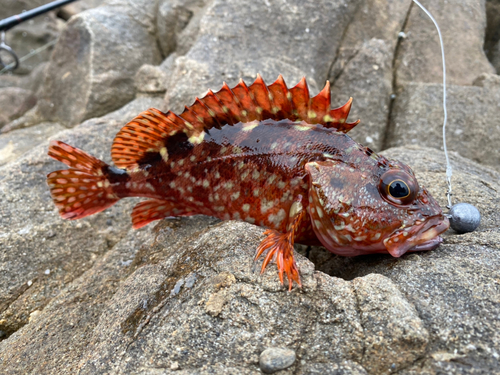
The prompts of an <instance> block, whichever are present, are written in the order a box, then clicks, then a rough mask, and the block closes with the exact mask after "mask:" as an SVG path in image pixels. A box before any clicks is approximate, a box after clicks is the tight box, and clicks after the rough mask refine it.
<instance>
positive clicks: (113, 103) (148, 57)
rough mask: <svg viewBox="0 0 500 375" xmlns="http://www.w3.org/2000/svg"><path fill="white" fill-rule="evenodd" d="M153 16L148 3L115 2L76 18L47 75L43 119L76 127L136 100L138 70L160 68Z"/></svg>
mask: <svg viewBox="0 0 500 375" xmlns="http://www.w3.org/2000/svg"><path fill="white" fill-rule="evenodd" d="M154 10H155V5H154V3H151V2H149V1H133V2H126V1H121V2H120V1H116V2H112V3H110V5H106V6H102V7H98V8H95V9H91V10H89V11H87V12H83V13H80V14H78V15H76V16H75V17H73V18H72V19H71V20H70V21H69V22H68V24H67V26H66V28H65V29H64V30H63V32H62V34H61V37H60V39H59V42H58V44H57V46H56V47H55V50H54V53H53V55H52V58H51V61H50V64H49V67H48V69H47V75H46V79H45V82H44V89H43V93H42V94H41V96H40V101H39V106H38V110H39V112H40V114H41V115H42V117H43V118H45V119H50V120H51V121H55V122H59V123H61V124H64V125H66V126H74V125H76V124H78V123H80V122H81V121H83V120H85V119H88V118H90V117H97V116H101V115H104V114H106V113H108V112H110V111H112V110H115V109H117V108H119V107H121V106H122V105H124V104H125V103H127V102H128V101H130V100H132V99H133V98H134V96H135V89H134V82H133V78H134V76H135V74H136V71H137V69H139V67H140V66H141V65H143V64H145V63H149V64H158V63H159V62H160V52H159V50H158V47H157V44H156V40H155V36H154V34H153V32H154V15H155V13H154ZM104 25H106V26H105V27H104ZM75 87H78V90H75Z"/></svg>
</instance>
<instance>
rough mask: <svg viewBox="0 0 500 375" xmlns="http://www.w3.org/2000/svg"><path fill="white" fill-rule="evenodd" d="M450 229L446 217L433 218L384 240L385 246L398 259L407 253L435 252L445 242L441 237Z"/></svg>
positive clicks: (398, 231)
mask: <svg viewBox="0 0 500 375" xmlns="http://www.w3.org/2000/svg"><path fill="white" fill-rule="evenodd" d="M449 227H450V222H449V220H448V218H447V217H446V216H443V215H437V216H432V217H430V218H428V219H427V220H425V221H424V222H422V223H418V224H415V225H413V226H411V227H408V228H405V229H403V230H397V231H395V232H394V233H393V234H391V236H390V237H388V238H386V239H385V240H384V246H385V248H386V249H387V251H388V252H389V253H390V254H391V255H392V256H393V257H396V258H399V257H400V256H401V255H403V254H404V253H406V252H407V251H424V250H434V249H435V248H436V247H438V246H439V244H440V243H441V242H443V239H442V238H441V237H440V236H439V235H440V234H441V233H443V232H445V231H446V230H448V228H449Z"/></svg>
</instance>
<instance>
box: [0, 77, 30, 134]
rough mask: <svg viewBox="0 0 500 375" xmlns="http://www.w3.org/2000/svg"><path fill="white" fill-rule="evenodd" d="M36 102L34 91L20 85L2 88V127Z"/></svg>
mask: <svg viewBox="0 0 500 375" xmlns="http://www.w3.org/2000/svg"><path fill="white" fill-rule="evenodd" d="M35 104H36V97H35V95H34V94H33V92H32V91H29V90H25V89H21V88H19V87H6V88H1V89H0V129H1V128H2V127H3V126H4V125H5V124H7V123H9V122H10V121H12V120H15V119H16V118H18V117H20V116H22V115H23V114H24V113H25V112H26V111H28V110H29V109H31V108H33V106H34V105H35Z"/></svg>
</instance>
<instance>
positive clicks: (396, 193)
mask: <svg viewBox="0 0 500 375" xmlns="http://www.w3.org/2000/svg"><path fill="white" fill-rule="evenodd" d="M387 190H388V191H387V192H388V193H389V195H390V196H391V197H394V198H397V199H404V198H406V197H407V196H408V195H410V193H411V190H410V188H409V187H408V185H407V184H406V182H404V181H403V180H394V181H392V182H391V183H390V184H389V186H387Z"/></svg>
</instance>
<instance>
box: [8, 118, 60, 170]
mask: <svg viewBox="0 0 500 375" xmlns="http://www.w3.org/2000/svg"><path fill="white" fill-rule="evenodd" d="M62 130H64V127H63V126H61V125H59V124H54V123H50V122H48V123H42V124H39V125H36V126H33V127H31V128H29V129H20V130H15V131H12V132H9V133H6V134H0V166H2V165H4V164H7V163H9V162H11V161H13V160H16V159H17V158H19V157H20V156H21V155H23V154H24V153H25V152H27V151H29V150H31V149H32V148H33V147H35V146H38V145H39V144H40V143H44V142H45V141H46V139H47V138H49V137H50V136H52V135H53V134H56V133H58V132H60V131H62Z"/></svg>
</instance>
